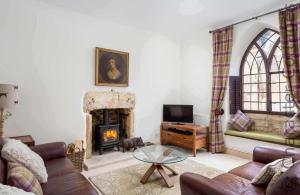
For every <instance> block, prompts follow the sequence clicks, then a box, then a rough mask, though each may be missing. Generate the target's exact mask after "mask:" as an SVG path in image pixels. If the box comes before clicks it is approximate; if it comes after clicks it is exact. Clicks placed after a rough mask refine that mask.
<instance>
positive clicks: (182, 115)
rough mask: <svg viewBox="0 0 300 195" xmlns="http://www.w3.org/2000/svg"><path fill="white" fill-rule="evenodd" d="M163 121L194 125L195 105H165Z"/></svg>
mask: <svg viewBox="0 0 300 195" xmlns="http://www.w3.org/2000/svg"><path fill="white" fill-rule="evenodd" d="M163 121H164V122H177V123H193V122H194V117H193V105H163Z"/></svg>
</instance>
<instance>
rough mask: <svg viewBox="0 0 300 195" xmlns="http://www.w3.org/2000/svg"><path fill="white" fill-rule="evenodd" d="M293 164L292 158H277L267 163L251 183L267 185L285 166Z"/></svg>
mask: <svg viewBox="0 0 300 195" xmlns="http://www.w3.org/2000/svg"><path fill="white" fill-rule="evenodd" d="M292 165H293V160H292V158H282V159H277V160H275V161H273V162H271V163H269V164H266V165H265V166H264V167H263V168H262V169H261V171H260V172H259V173H258V174H257V175H256V176H255V177H254V178H253V179H252V181H251V183H252V184H254V185H267V184H268V183H269V182H270V181H271V180H272V178H273V176H274V175H275V174H276V173H277V172H278V171H279V170H281V169H282V168H284V167H285V166H287V167H291V166H292Z"/></svg>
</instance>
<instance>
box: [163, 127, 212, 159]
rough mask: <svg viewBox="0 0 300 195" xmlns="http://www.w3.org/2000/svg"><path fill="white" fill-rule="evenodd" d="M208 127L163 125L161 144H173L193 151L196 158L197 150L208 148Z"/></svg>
mask: <svg viewBox="0 0 300 195" xmlns="http://www.w3.org/2000/svg"><path fill="white" fill-rule="evenodd" d="M207 135H208V127H207V126H202V125H193V124H176V123H168V122H163V123H161V127H160V143H161V144H162V145H164V144H173V145H177V146H181V147H184V148H190V149H192V150H193V156H196V153H197V149H200V148H203V147H206V148H207V149H208V146H207V143H208V141H207V138H208V136H207Z"/></svg>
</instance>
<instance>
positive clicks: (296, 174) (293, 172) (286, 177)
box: [270, 161, 300, 195]
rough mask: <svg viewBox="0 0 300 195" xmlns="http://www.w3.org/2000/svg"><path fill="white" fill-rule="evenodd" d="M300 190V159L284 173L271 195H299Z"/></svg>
mask: <svg viewBox="0 0 300 195" xmlns="http://www.w3.org/2000/svg"><path fill="white" fill-rule="evenodd" d="M299 192H300V161H298V162H296V163H295V164H294V165H293V166H292V167H291V168H289V169H288V170H287V171H286V172H285V173H284V174H283V175H281V176H280V178H279V179H278V181H277V183H276V184H274V187H273V188H272V189H271V190H270V195H281V194H288V195H299Z"/></svg>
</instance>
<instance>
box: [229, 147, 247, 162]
mask: <svg viewBox="0 0 300 195" xmlns="http://www.w3.org/2000/svg"><path fill="white" fill-rule="evenodd" d="M225 153H226V154H230V155H233V156H238V157H240V158H245V159H249V160H252V154H251V153H246V152H241V151H239V150H235V149H232V148H226V151H225Z"/></svg>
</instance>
